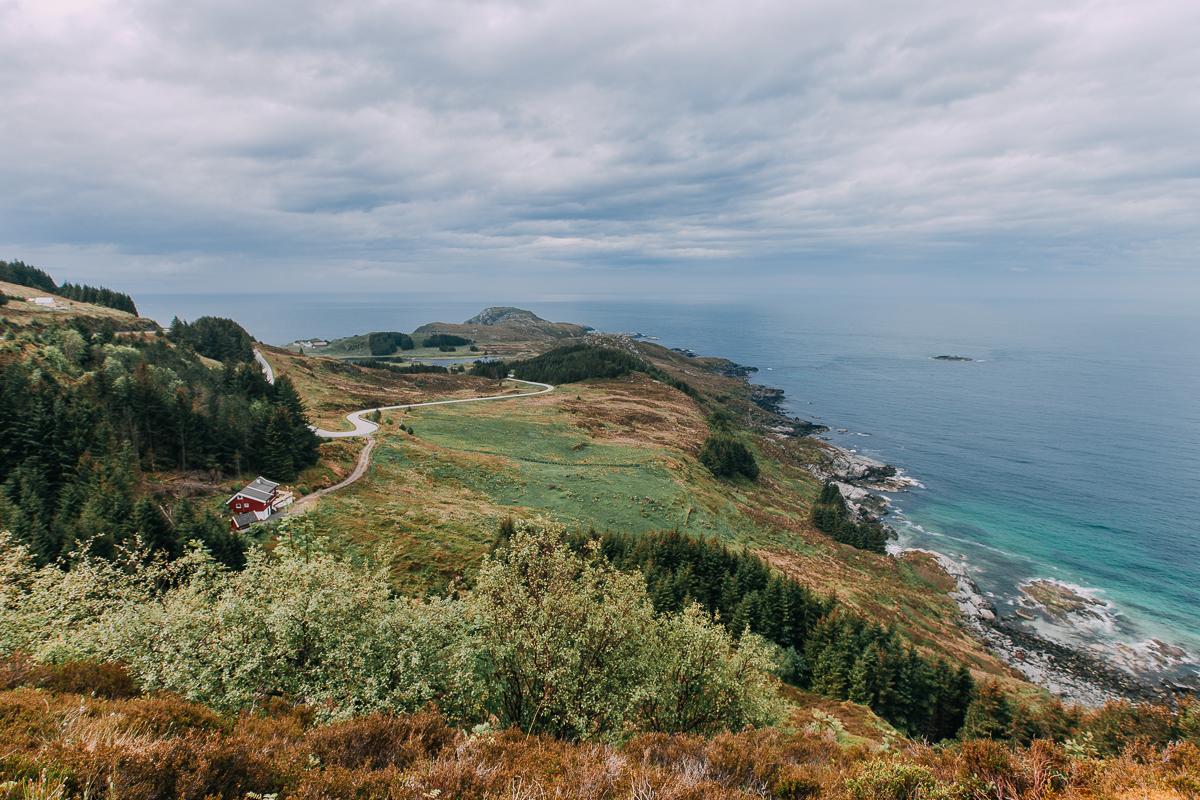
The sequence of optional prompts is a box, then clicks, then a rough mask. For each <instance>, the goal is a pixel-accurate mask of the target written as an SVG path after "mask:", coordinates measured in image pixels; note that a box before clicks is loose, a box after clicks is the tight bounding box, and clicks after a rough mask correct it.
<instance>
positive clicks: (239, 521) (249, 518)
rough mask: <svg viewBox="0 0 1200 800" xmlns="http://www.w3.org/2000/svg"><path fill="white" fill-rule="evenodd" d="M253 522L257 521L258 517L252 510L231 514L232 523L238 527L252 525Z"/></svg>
mask: <svg viewBox="0 0 1200 800" xmlns="http://www.w3.org/2000/svg"><path fill="white" fill-rule="evenodd" d="M255 522H258V517H256V516H255V515H254V512H253V511H248V512H246V513H245V514H234V515H233V524H234V525H235V526H236V527H238V528H244V527H246V526H247V525H253V524H254V523H255Z"/></svg>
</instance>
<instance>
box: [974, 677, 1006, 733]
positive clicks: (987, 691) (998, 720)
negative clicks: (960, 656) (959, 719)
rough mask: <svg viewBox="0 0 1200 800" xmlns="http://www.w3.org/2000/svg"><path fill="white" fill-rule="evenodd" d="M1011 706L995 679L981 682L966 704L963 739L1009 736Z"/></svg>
mask: <svg viewBox="0 0 1200 800" xmlns="http://www.w3.org/2000/svg"><path fill="white" fill-rule="evenodd" d="M1012 721H1013V718H1012V708H1011V707H1010V706H1009V703H1008V697H1007V696H1005V694H1004V690H1003V689H1001V688H1000V685H999V684H997V683H996V682H995V681H988V682H986V683H983V684H981V685H980V686H979V687H978V688H977V689H976V691H975V697H974V699H972V700H971V704H970V705H969V706H967V713H966V716H965V718H964V719H963V727H962V732H961V736H962V738H963V739H1001V740H1006V739H1008V738H1009V736H1010V733H1011V728H1012Z"/></svg>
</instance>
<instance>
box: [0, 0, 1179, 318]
mask: <svg viewBox="0 0 1200 800" xmlns="http://www.w3.org/2000/svg"><path fill="white" fill-rule="evenodd" d="M1198 41H1200V3H1196V2H1190V1H1189V0H1174V2H1160V1H1159V0H1137V1H1136V2H1072V1H1071V0H1064V1H1063V2H1045V0H1038V2H1021V1H1020V0H1014V1H1013V2H1002V3H947V2H944V0H938V2H925V1H924V0H896V1H895V2H887V3H879V2H871V3H859V2H852V1H848V0H837V1H836V2H805V1H803V0H783V1H781V2H774V1H773V0H721V1H719V2H710V1H708V0H690V1H689V2H653V1H651V2H646V0H639V1H638V2H627V1H626V0H600V1H597V2H593V0H572V1H571V2H494V1H493V0H470V1H469V2H467V1H462V0H407V1H406V2H403V3H401V2H382V1H380V0H347V1H346V2H336V3H331V2H328V0H293V1H292V2H258V3H255V2H248V0H196V2H186V3H180V2H177V0H127V1H126V2H110V1H108V0H71V1H69V2H68V1H66V0H29V1H27V0H0V258H8V259H15V258H20V259H24V260H25V261H27V262H30V263H34V264H37V265H40V266H43V267H46V268H47V269H49V270H50V271H51V272H52V273H53V274H55V275H56V276H58V277H59V278H60V280H67V279H70V280H76V281H84V282H94V283H103V284H105V285H108V286H112V287H114V288H119V289H125V290H129V291H134V292H138V291H165V292H175V291H177V292H198V291H210V292H212V291H218V292H219V291H230V292H267V291H270V292H280V291H347V292H351V291H353V292H362V291H378V290H388V291H399V292H404V291H411V292H426V291H463V290H464V289H465V288H468V287H469V288H470V289H472V290H474V291H475V292H476V293H481V292H483V293H485V292H488V291H497V290H499V289H501V288H502V289H504V290H505V292H506V295H507V296H513V295H514V294H518V293H522V292H525V293H528V294H530V295H531V296H533V295H537V296H542V297H546V298H550V297H570V296H592V295H594V296H600V295H606V296H621V295H630V296H634V295H645V294H647V293H663V292H669V291H693V292H711V293H716V294H718V295H719V294H720V293H722V292H732V291H741V292H744V291H748V290H752V291H775V290H785V289H797V290H802V289H804V288H805V287H837V286H841V287H851V288H854V289H856V290H863V291H868V290H871V289H874V290H877V291H897V292H903V291H913V292H920V291H931V290H933V289H935V288H937V287H948V286H949V287H954V289H955V290H956V291H962V292H966V293H972V292H974V293H981V294H988V293H992V294H1004V293H1012V294H1014V295H1021V294H1022V293H1025V294H1030V295H1036V294H1039V293H1045V294H1048V295H1067V294H1095V295H1097V296H1121V295H1123V294H1128V293H1141V294H1146V295H1154V296H1162V297H1168V298H1174V299H1176V300H1179V299H1180V298H1185V299H1187V300H1189V301H1190V300H1192V299H1194V300H1197V301H1200V272H1198V265H1197V260H1198V258H1200V224H1197V223H1198V222H1200V47H1198V46H1197V42H1198Z"/></svg>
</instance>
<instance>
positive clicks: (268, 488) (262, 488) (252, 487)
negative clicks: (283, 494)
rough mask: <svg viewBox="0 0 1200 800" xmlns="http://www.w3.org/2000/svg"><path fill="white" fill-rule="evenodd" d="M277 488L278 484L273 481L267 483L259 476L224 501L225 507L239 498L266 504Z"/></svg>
mask: <svg viewBox="0 0 1200 800" xmlns="http://www.w3.org/2000/svg"><path fill="white" fill-rule="evenodd" d="M278 488H279V484H278V483H275V481H269V480H267V479H266V478H264V477H263V476H262V475H259V476H258V477H257V478H255V479H254V480H252V481H250V483H248V484H246V486H245V488H243V489H242V490H241V491H239V492H238V493H237V494H235V495H233V496H232V497H230V498H229V499H228V500H226V501H225V505H229V504H230V503H232V502H233V501H234V499H235V498H237V497H239V496H241V497H249V498H250V499H251V500H257V501H259V502H260V503H267V502H270V500H271V497H272V496H273V495H274V494H275V490H276V489H278Z"/></svg>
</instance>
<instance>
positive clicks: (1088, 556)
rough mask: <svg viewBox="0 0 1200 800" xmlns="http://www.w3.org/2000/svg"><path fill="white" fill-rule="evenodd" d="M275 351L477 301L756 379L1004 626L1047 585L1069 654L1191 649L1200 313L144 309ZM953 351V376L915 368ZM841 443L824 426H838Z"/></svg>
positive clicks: (450, 317)
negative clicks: (880, 479) (970, 584)
mask: <svg viewBox="0 0 1200 800" xmlns="http://www.w3.org/2000/svg"><path fill="white" fill-rule="evenodd" d="M137 301H138V304H139V307H140V308H141V310H142V313H143V314H145V315H147V316H151V317H153V318H155V319H158V320H159V321H161V322H164V323H166V322H169V321H170V319H171V317H172V316H174V315H176V314H178V315H180V316H181V317H184V318H186V319H192V318H195V317H196V316H199V315H201V314H216V315H221V316H229V317H233V318H235V319H237V320H238V321H239V322H241V323H242V324H243V325H245V327H246V328H247V329H248V330H249V331H250V332H251V333H252V334H253V335H254V336H256V337H257V338H259V339H260V340H262V341H265V342H268V343H272V344H284V343H286V342H289V341H292V340H295V339H298V338H308V337H313V336H320V337H325V338H333V337H339V336H346V335H350V334H354V333H362V332H365V331H370V330H401V331H407V330H412V329H413V328H414V327H416V326H417V325H420V324H423V323H425V322H431V321H445V322H461V321H462V320H465V319H467V318H468V317H470V316H472V315H473V314H475V313H477V312H478V311H479V310H480V309H481V308H482V307H484V306H485V305H502V304H508V305H517V306H520V307H523V308H529V309H530V310H532V311H534V312H536V313H537V314H539V315H540V316H543V317H545V318H547V319H553V320H555V321H566V322H579V323H584V324H588V325H591V326H593V327H595V328H598V329H600V330H604V331H614V332H615V331H624V332H639V333H642V334H645V335H647V336H652V337H657V338H658V340H659V341H660V342H661V343H662V344H665V345H668V346H672V347H684V348H690V349H692V350H695V351H696V352H698V353H702V354H705V355H718V356H724V357H727V358H730V359H733V360H734V361H737V362H738V363H741V364H747V365H752V366H755V367H758V368H759V372H758V373H757V374H756V375H755V377H754V380H756V381H759V382H762V383H766V384H770V385H773V386H778V387H780V388H782V389H784V390H785V391H786V393H787V402H786V404H785V405H786V409H787V410H788V411H789V412H790V413H793V414H795V415H797V416H800V417H803V418H805V419H810V420H813V421H815V422H820V423H822V424H824V425H827V426H829V427H830V428H831V431H830V433H829V434H828V436H829V437H830V439H831V440H832V441H834V442H835V443H837V444H839V445H841V446H843V447H846V448H849V449H853V450H856V451H858V452H861V453H863V454H864V455H869V456H871V457H873V458H877V459H879V460H882V461H886V462H888V463H891V464H894V465H896V466H897V467H899V468H901V469H902V470H903V471H904V472H905V473H906V474H907V475H909V476H911V477H913V478H915V479H916V480H918V481H920V483H921V484H922V486H921V487H920V488H915V489H913V490H910V491H907V492H904V493H901V494H897V495H894V496H893V498H892V499H893V508H894V510H895V514H894V515H893V517H892V520H891V521H892V524H893V526H894V527H896V528H897V530H898V531H899V533H900V537H901V541H902V543H903V544H905V545H907V546H914V547H923V548H928V549H932V550H937V551H939V552H941V553H945V554H947V555H949V556H951V557H953V558H955V559H959V560H963V561H964V563H965V564H966V565H967V567H968V569H969V570H970V573H971V575H972V577H973V579H974V580H975V582H976V584H977V585H978V586H979V588H980V590H981V591H982V592H983V593H984V594H986V595H987V596H988V597H989V599H991V600H992V602H993V603H995V605H996V606H997V608H998V610H999V611H1001V612H1002V613H1008V612H1010V611H1011V610H1012V609H1013V607H1014V605H1015V603H1016V600H1017V598H1019V597H1020V586H1021V585H1022V584H1023V583H1025V582H1027V581H1030V580H1035V579H1039V578H1042V579H1049V580H1052V581H1056V582H1059V583H1061V584H1064V585H1067V586H1070V587H1074V588H1075V590H1076V591H1077V592H1079V593H1081V594H1083V595H1084V596H1088V597H1092V598H1094V599H1095V600H1096V601H1098V604H1097V605H1096V606H1095V608H1097V609H1099V613H1097V614H1095V615H1092V616H1090V617H1088V618H1087V619H1079V620H1077V623H1078V624H1072V625H1065V626H1063V625H1059V626H1053V625H1047V624H1046V623H1044V622H1041V623H1038V624H1039V627H1040V628H1041V632H1042V633H1044V634H1045V635H1048V636H1051V637H1052V638H1057V639H1060V640H1063V641H1065V642H1067V643H1072V644H1083V645H1089V646H1093V647H1094V646H1096V645H1097V644H1102V645H1104V646H1106V647H1118V648H1119V646H1120V645H1121V644H1125V645H1135V646H1136V645H1137V644H1138V643H1141V642H1144V641H1146V640H1148V639H1151V638H1155V639H1159V640H1161V641H1164V642H1166V643H1169V644H1171V645H1174V646H1179V647H1182V648H1184V649H1186V650H1187V651H1189V652H1190V653H1193V654H1196V653H1200V521H1198V519H1200V517H1198V514H1197V512H1198V510H1200V458H1198V455H1200V314H1197V315H1194V316H1178V315H1162V314H1158V315H1155V314H1148V313H1143V312H1137V311H1133V310H1127V309H1123V308H1121V307H1119V306H1106V305H1102V304H1098V303H1090V304H1089V303H1087V302H1083V301H1081V302H1079V303H1077V304H1063V303H1051V302H1044V303H1042V302H1018V301H1000V300H997V301H992V302H979V303H959V302H948V301H937V300H928V301H912V300H907V301H904V302H899V301H892V302H882V301H869V300H863V299H861V298H850V297H846V296H836V297H820V296H811V295H797V296H795V297H790V298H789V297H775V298H772V299H771V300H770V301H763V302H726V303H710V302H694V303H693V302H683V301H680V302H636V301H635V302H631V301H628V300H619V301H577V302H572V301H561V300H560V301H552V302H527V301H521V300H519V299H513V300H510V301H505V302H504V303H499V302H495V301H490V302H480V301H466V300H461V299H458V298H453V299H447V298H444V297H443V298H434V297H430V298H421V297H415V296H411V295H408V296H389V295H386V294H377V295H372V296H369V297H366V296H317V295H291V296H288V295H269V296H268V295H263V296H244V295H242V296H234V295H140V296H139V297H138V298H137ZM934 355H961V356H967V357H969V358H972V359H974V360H973V361H969V362H957V361H938V360H933V359H932V356H934ZM839 429H840V430H839Z"/></svg>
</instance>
